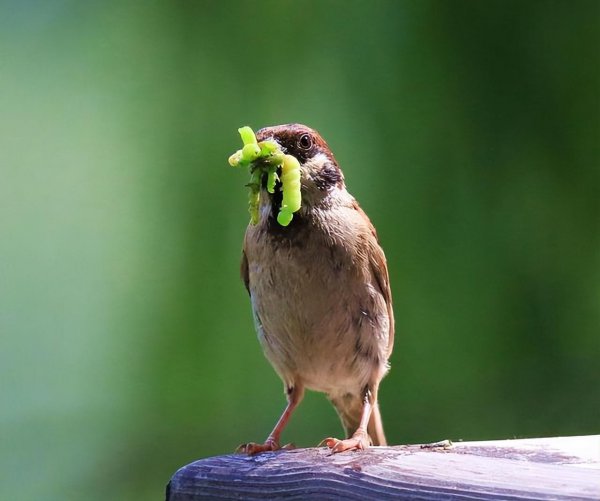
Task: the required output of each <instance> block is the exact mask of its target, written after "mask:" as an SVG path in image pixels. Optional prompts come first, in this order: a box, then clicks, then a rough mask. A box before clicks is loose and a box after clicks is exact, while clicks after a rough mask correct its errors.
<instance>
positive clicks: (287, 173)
mask: <svg viewBox="0 0 600 501" xmlns="http://www.w3.org/2000/svg"><path fill="white" fill-rule="evenodd" d="M281 185H282V190H283V200H282V201H281V209H279V214H277V222H278V223H279V224H280V225H281V226H287V225H288V224H290V222H291V221H292V218H293V217H294V212H296V211H297V210H299V209H300V205H301V203H302V195H301V193H300V163H299V162H298V160H297V159H296V157H293V156H292V155H285V157H284V158H283V165H282V166H281Z"/></svg>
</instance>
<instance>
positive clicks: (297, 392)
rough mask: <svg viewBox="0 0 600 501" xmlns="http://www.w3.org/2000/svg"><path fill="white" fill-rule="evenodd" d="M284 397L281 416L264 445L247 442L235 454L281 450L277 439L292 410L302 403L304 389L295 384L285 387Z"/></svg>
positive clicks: (288, 446) (287, 446)
mask: <svg viewBox="0 0 600 501" xmlns="http://www.w3.org/2000/svg"><path fill="white" fill-rule="evenodd" d="M286 396H287V401H288V403H287V406H286V408H285V410H284V411H283V414H282V415H281V417H280V418H279V421H277V424H276V425H275V428H273V431H272V432H271V433H269V436H268V437H267V439H266V440H265V443H264V444H257V443H254V442H248V443H247V444H242V445H240V446H239V447H238V448H237V450H236V452H242V453H246V454H249V455H252V454H258V453H259V452H265V451H276V450H278V449H281V448H282V447H281V446H280V445H279V438H280V437H281V432H282V431H283V429H284V428H285V427H286V425H287V423H288V421H289V420H290V416H291V415H292V412H294V409H295V408H296V407H298V404H299V403H300V402H301V401H302V398H303V397H304V387H303V386H302V385H301V384H295V385H293V386H287V387H286ZM283 448H284V449H292V448H293V445H291V444H288V445H285V446H284V447H283Z"/></svg>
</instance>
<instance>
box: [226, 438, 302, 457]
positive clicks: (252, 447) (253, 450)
mask: <svg viewBox="0 0 600 501" xmlns="http://www.w3.org/2000/svg"><path fill="white" fill-rule="evenodd" d="M291 445H292V444H287V445H286V446H285V447H284V449H286V448H291V447H290V446H291ZM279 449H281V446H280V445H279V444H278V443H277V442H276V441H275V440H272V439H269V438H268V439H267V440H266V441H265V443H264V444H257V443H255V442H248V443H247V444H242V445H240V446H239V447H238V448H237V449H236V450H235V453H236V454H248V455H249V456H253V455H254V454H259V453H261V452H267V451H277V450H279Z"/></svg>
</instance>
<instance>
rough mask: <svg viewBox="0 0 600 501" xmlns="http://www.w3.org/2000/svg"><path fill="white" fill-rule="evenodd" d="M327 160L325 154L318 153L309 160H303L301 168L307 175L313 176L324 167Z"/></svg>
mask: <svg viewBox="0 0 600 501" xmlns="http://www.w3.org/2000/svg"><path fill="white" fill-rule="evenodd" d="M327 162H329V159H328V158H327V155H325V154H324V153H318V154H317V155H315V156H314V157H313V158H311V159H310V160H309V161H307V162H305V163H304V165H303V166H302V168H303V170H304V173H305V174H306V175H307V176H308V177H313V176H314V175H315V174H318V173H319V172H321V169H323V167H325V164H326V163H327Z"/></svg>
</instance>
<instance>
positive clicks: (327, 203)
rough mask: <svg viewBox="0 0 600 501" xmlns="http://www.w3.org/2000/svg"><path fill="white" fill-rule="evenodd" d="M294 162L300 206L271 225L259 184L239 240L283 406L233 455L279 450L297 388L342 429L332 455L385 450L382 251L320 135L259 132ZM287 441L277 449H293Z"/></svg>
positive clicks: (274, 197) (390, 317) (288, 129)
mask: <svg viewBox="0 0 600 501" xmlns="http://www.w3.org/2000/svg"><path fill="white" fill-rule="evenodd" d="M256 138H257V140H258V141H267V140H269V141H274V142H275V143H277V145H278V146H279V147H280V148H281V151H282V152H284V153H286V154H289V155H293V156H294V157H295V158H296V159H297V160H298V161H299V163H300V176H301V195H302V204H301V207H300V209H299V210H298V212H296V213H295V214H294V215H293V219H292V221H291V222H290V224H289V225H288V226H282V225H281V224H279V223H278V222H277V214H278V212H279V209H280V207H281V202H282V190H281V183H277V186H276V187H275V190H274V193H269V192H268V191H267V189H266V174H265V176H264V177H263V179H262V180H261V189H260V202H259V216H258V221H257V222H256V224H249V225H248V228H247V229H246V233H245V236H244V243H243V250H242V260H241V276H242V280H243V282H244V284H245V286H246V289H247V291H248V293H249V295H250V302H251V307H252V314H253V319H254V324H255V328H256V332H257V336H258V340H259V342H260V345H261V346H262V349H263V352H264V354H265V356H266V358H267V359H268V361H269V362H270V363H271V365H272V366H273V368H274V369H275V371H276V373H277V374H278V375H279V377H280V378H281V380H282V381H283V385H284V393H285V396H286V399H287V405H286V407H285V409H284V411H283V413H282V414H281V417H280V418H279V420H278V421H277V423H276V425H275V427H274V428H273V430H272V431H271V433H270V434H269V435H268V437H267V439H266V440H265V441H264V442H263V443H257V442H249V443H245V444H242V445H241V446H240V447H238V452H242V453H246V454H249V455H254V454H257V453H262V452H265V451H275V450H278V449H281V448H282V446H281V442H280V440H281V434H282V431H283V430H284V428H285V426H286V425H287V423H288V421H289V419H290V417H291V415H292V413H293V412H294V410H295V409H296V408H297V406H298V405H299V404H300V402H301V401H302V399H303V396H304V393H305V390H307V389H308V390H312V391H317V392H322V393H324V394H325V395H326V396H327V398H328V399H329V401H330V402H331V403H332V404H333V406H334V407H335V409H336V411H337V413H338V415H339V417H340V420H341V422H342V425H343V428H344V431H345V437H344V438H343V439H339V438H334V437H327V438H325V439H324V440H323V441H322V442H321V443H320V444H319V445H325V446H327V447H328V448H329V449H330V450H331V453H339V452H343V451H348V450H363V449H367V448H368V447H369V446H371V445H387V442H386V438H385V434H384V430H383V425H382V420H381V413H380V410H379V404H378V390H379V385H380V382H381V380H382V378H383V377H384V376H385V375H386V373H387V372H388V370H389V367H390V366H389V358H390V355H391V353H392V348H393V345H394V313H393V310H392V295H391V289H390V280H389V274H388V267H387V261H386V258H385V254H384V252H383V250H382V248H381V246H380V244H379V242H378V237H377V233H376V231H375V228H374V226H373V225H372V224H371V221H370V220H369V218H368V216H367V215H366V213H365V212H364V211H363V210H362V209H361V207H360V206H359V204H358V202H357V201H356V200H355V198H354V197H353V196H352V195H351V194H350V193H349V192H348V190H347V189H346V184H345V178H344V174H343V172H342V170H341V169H340V167H339V164H338V162H337V161H336V159H335V157H334V156H333V153H332V152H331V150H330V148H329V146H328V145H327V143H326V142H325V140H324V139H323V138H322V137H321V135H320V134H319V133H318V132H317V131H316V130H313V129H311V128H310V127H307V126H306V125H302V124H297V123H293V124H285V125H277V126H271V127H265V128H262V129H260V130H259V131H258V132H257V134H256ZM291 447H293V446H292V445H291V444H289V445H288V446H283V448H291Z"/></svg>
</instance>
